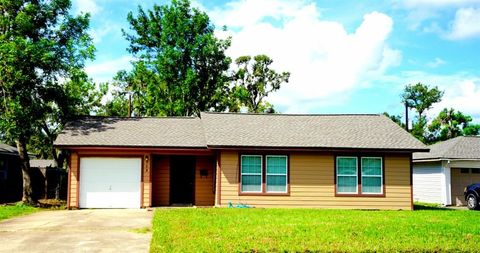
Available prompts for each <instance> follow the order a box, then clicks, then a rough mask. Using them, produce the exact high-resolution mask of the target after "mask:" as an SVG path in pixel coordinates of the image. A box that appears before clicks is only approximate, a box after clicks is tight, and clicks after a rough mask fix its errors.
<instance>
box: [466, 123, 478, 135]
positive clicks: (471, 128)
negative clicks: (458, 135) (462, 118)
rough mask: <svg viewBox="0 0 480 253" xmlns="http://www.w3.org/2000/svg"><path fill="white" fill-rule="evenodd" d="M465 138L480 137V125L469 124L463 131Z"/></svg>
mask: <svg viewBox="0 0 480 253" xmlns="http://www.w3.org/2000/svg"><path fill="white" fill-rule="evenodd" d="M463 134H464V135H465V136H478V135H480V124H469V125H468V126H467V127H465V128H464V129H463Z"/></svg>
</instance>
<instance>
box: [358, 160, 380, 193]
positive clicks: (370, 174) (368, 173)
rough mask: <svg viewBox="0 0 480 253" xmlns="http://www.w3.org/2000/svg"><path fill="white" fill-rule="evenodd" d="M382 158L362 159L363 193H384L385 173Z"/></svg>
mask: <svg viewBox="0 0 480 253" xmlns="http://www.w3.org/2000/svg"><path fill="white" fill-rule="evenodd" d="M382 170H383V169H382V158H381V157H362V179H361V181H362V193H364V194H381V193H383V175H382V174H383V173H382Z"/></svg>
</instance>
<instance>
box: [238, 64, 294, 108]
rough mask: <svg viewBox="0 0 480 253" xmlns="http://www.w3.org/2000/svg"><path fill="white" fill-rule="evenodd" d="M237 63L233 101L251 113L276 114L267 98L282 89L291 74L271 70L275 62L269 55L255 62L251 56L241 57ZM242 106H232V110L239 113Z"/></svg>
mask: <svg viewBox="0 0 480 253" xmlns="http://www.w3.org/2000/svg"><path fill="white" fill-rule="evenodd" d="M235 63H236V64H237V67H238V69H237V71H236V72H235V73H234V75H233V80H234V86H233V88H232V96H233V101H237V104H239V105H240V106H245V107H246V108H247V109H248V111H249V112H254V113H259V112H274V109H273V106H272V105H271V104H270V103H268V102H266V101H265V98H266V97H268V95H269V94H270V93H272V92H275V91H277V90H278V89H280V86H281V84H282V83H288V79H289V78H290V73H289V72H281V73H278V72H276V71H275V70H273V69H271V64H272V63H273V60H272V59H271V58H270V57H268V56H267V55H257V56H255V57H253V61H252V57H250V56H241V57H239V58H237V59H236V60H235ZM240 106H231V108H230V110H231V111H238V110H240Z"/></svg>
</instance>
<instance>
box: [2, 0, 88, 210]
mask: <svg viewBox="0 0 480 253" xmlns="http://www.w3.org/2000/svg"><path fill="white" fill-rule="evenodd" d="M70 7H71V2H70V1H69V0H4V1H0V10H1V12H2V15H0V92H1V93H0V101H1V103H0V131H1V132H4V137H5V138H6V139H8V140H9V141H15V142H16V144H17V148H18V151H19V156H20V159H21V169H22V174H23V185H24V187H23V188H24V189H23V198H22V200H23V202H25V203H35V202H36V200H35V199H34V196H33V195H32V187H31V181H30V175H29V169H30V161H29V157H28V151H27V144H28V143H29V142H30V141H31V139H32V136H34V135H35V133H36V132H37V131H39V130H40V129H42V125H43V124H44V123H45V120H46V119H47V118H48V117H49V115H51V113H52V112H53V110H54V109H55V108H57V107H61V106H62V103H63V102H64V99H63V98H65V96H67V95H65V91H66V89H65V87H63V83H65V82H68V80H70V78H71V77H72V76H75V73H78V71H81V69H83V67H84V62H85V60H86V59H89V58H93V51H94V48H93V46H92V45H91V38H90V37H89V36H88V34H87V33H86V30H87V29H88V25H89V16H88V15H87V14H82V15H79V16H76V17H74V16H72V15H71V14H70Z"/></svg>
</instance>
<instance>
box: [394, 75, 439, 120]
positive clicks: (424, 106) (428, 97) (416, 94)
mask: <svg viewBox="0 0 480 253" xmlns="http://www.w3.org/2000/svg"><path fill="white" fill-rule="evenodd" d="M442 97H443V91H440V90H439V89H438V87H436V86H435V87H433V88H431V87H430V86H428V85H425V84H422V83H417V84H415V85H411V84H409V85H407V86H405V89H404V91H403V93H402V102H403V103H404V104H406V105H407V106H408V107H409V108H413V109H415V110H416V111H417V113H418V118H421V117H423V116H425V115H424V113H425V111H427V110H429V109H431V108H432V105H433V104H435V103H438V102H440V101H442Z"/></svg>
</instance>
